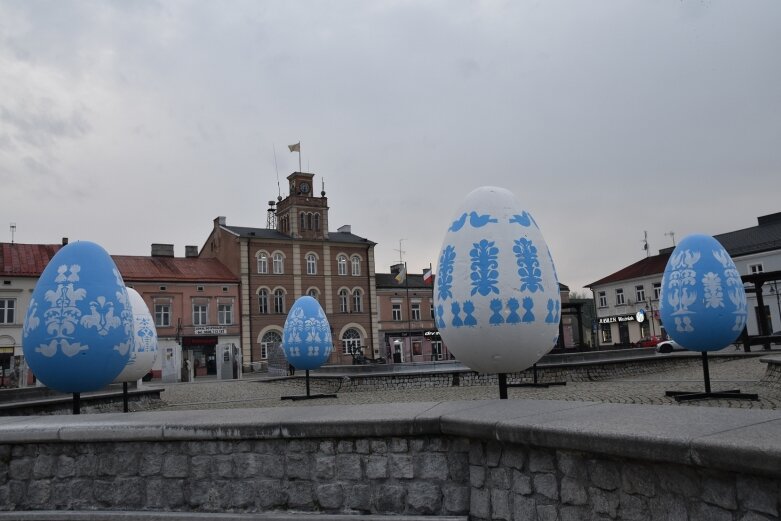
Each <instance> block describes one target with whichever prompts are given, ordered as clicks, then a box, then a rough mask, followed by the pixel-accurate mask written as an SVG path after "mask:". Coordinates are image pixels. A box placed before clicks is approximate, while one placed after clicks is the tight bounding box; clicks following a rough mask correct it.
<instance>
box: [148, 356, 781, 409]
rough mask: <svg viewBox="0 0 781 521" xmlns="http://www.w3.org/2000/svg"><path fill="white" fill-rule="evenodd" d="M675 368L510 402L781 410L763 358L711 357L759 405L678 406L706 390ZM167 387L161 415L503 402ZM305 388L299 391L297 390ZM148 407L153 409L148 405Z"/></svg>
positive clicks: (717, 370)
mask: <svg viewBox="0 0 781 521" xmlns="http://www.w3.org/2000/svg"><path fill="white" fill-rule="evenodd" d="M671 356H677V357H680V358H681V361H680V363H679V364H676V367H675V368H674V369H669V370H665V371H661V372H658V373H653V374H644V375H639V376H632V377H617V378H612V379H605V380H600V381H594V382H572V381H570V382H567V385H565V386H551V387H548V388H510V389H509V398H510V399H513V398H515V399H530V400H577V401H594V402H604V403H627V404H653V405H671V406H687V407H689V406H695V407H700V406H705V407H739V408H754V409H778V408H781V387H779V386H778V385H777V384H774V383H772V382H763V381H762V379H763V377H765V373H766V369H767V364H766V363H765V362H762V361H761V359H763V358H765V357H764V356H759V355H758V356H746V357H744V358H741V359H730V360H719V359H718V358H716V357H712V358H711V363H710V375H711V385H712V387H713V390H714V391H715V390H720V389H728V388H737V389H740V390H741V391H743V392H749V393H757V394H758V395H759V400H758V401H751V400H714V399H709V400H697V401H693V402H688V403H682V404H678V403H677V402H676V401H675V400H674V399H672V398H669V397H667V396H665V391H667V390H691V391H700V390H702V388H703V377H702V365H701V363H700V359H699V358H697V357H691V356H686V355H671ZM147 385H150V386H162V387H164V388H165V392H163V393H162V403H158V404H153V405H152V406H151V408H155V409H160V410H183V409H210V408H220V409H222V408H246V407H283V406H297V405H299V406H300V405H306V406H312V405H350V404H372V403H378V404H379V403H401V402H421V401H426V402H430V401H437V402H439V401H459V400H486V399H494V398H497V397H498V388H497V387H496V386H492V385H484V386H468V387H467V386H463V387H433V388H426V389H420V388H414V389H402V388H398V389H388V390H384V391H382V392H378V391H354V392H349V393H348V392H345V393H341V394H340V393H337V398H323V399H318V400H303V401H299V402H291V401H289V400H281V399H280V397H282V396H285V395H291V394H299V393H303V392H304V380H303V378H300V379H297V385H296V384H293V383H292V382H291V381H290V380H287V381H284V382H283V381H279V380H275V379H270V378H266V377H262V376H257V375H253V374H249V375H245V378H244V379H243V380H241V381H232V380H231V381H215V380H201V381H197V382H195V383H192V384H189V383H184V384H157V383H155V384H147ZM297 387H300V388H297ZM144 407H147V408H149V407H148V406H144Z"/></svg>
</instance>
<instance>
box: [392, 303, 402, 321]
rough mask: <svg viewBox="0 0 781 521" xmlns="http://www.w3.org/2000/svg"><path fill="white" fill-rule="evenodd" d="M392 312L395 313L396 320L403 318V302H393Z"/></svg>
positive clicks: (394, 318)
mask: <svg viewBox="0 0 781 521" xmlns="http://www.w3.org/2000/svg"><path fill="white" fill-rule="evenodd" d="M391 312H392V315H393V320H396V321H400V320H401V304H393V305H392V308H391Z"/></svg>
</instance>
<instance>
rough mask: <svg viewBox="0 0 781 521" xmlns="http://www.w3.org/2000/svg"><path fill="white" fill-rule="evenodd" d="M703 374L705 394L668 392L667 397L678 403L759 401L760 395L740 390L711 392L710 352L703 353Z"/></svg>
mask: <svg viewBox="0 0 781 521" xmlns="http://www.w3.org/2000/svg"><path fill="white" fill-rule="evenodd" d="M702 374H703V378H704V379H705V392H704V393H693V392H691V391H667V392H665V393H664V394H665V396H672V397H673V398H675V401H676V402H686V401H689V400H704V399H706V398H730V399H733V400H759V395H757V394H754V393H745V394H744V393H741V392H740V389H730V390H729V391H717V392H715V393H714V392H711V390H710V372H709V371H708V352H707V351H703V352H702Z"/></svg>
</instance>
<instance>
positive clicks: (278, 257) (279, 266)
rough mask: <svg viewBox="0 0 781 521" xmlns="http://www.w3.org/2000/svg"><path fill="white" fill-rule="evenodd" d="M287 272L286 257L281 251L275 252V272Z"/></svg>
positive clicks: (277, 273) (280, 273) (276, 273)
mask: <svg viewBox="0 0 781 521" xmlns="http://www.w3.org/2000/svg"><path fill="white" fill-rule="evenodd" d="M283 273H285V257H284V256H282V254H281V253H279V252H277V253H275V254H274V274H275V275H282V274H283Z"/></svg>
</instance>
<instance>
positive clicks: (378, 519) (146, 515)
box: [0, 510, 468, 521]
mask: <svg viewBox="0 0 781 521" xmlns="http://www.w3.org/2000/svg"><path fill="white" fill-rule="evenodd" d="M192 519H203V520H215V521H354V520H355V519H360V520H361V521H387V520H391V519H392V520H393V521H427V520H432V519H434V520H436V521H467V520H468V517H467V516H417V515H396V514H393V515H382V514H369V515H366V514H314V513H296V512H261V513H250V514H238V513H223V512H154V511H137V512H122V511H112V510H81V511H74V510H69V511H65V510H48V511H23V512H0V521H189V520H192Z"/></svg>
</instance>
